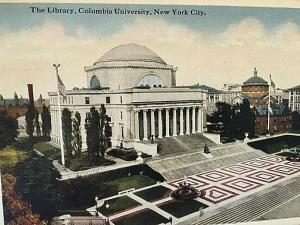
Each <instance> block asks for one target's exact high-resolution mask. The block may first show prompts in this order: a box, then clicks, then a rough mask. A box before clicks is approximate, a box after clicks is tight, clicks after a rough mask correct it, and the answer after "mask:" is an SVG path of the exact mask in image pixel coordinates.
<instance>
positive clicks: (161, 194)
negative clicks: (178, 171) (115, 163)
mask: <svg viewBox="0 0 300 225" xmlns="http://www.w3.org/2000/svg"><path fill="white" fill-rule="evenodd" d="M170 192H171V189H169V188H167V187H164V186H161V185H159V186H155V187H152V188H148V189H145V190H142V191H138V192H135V193H134V194H135V195H137V196H139V197H140V198H142V199H145V200H146V201H148V202H154V201H157V200H159V199H162V198H167V197H169V194H170Z"/></svg>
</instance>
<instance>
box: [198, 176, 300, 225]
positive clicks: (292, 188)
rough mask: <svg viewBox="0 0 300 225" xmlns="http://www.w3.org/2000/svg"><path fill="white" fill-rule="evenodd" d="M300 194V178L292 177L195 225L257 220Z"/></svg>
mask: <svg viewBox="0 0 300 225" xmlns="http://www.w3.org/2000/svg"><path fill="white" fill-rule="evenodd" d="M299 195H300V179H299V178H295V179H292V180H291V182H290V183H288V184H285V185H280V184H279V185H276V186H274V187H273V188H272V189H271V191H269V192H267V193H265V194H262V195H260V196H258V197H255V198H251V199H250V200H248V201H244V202H243V203H241V204H238V205H236V206H234V207H232V208H229V209H225V210H224V211H221V212H219V213H218V214H215V215H213V216H210V217H208V218H204V219H202V220H200V221H199V222H197V223H195V224H194V225H205V224H222V223H226V224H227V223H242V222H248V221H251V220H255V219H256V218H258V217H259V216H261V215H263V214H265V213H267V212H269V211H270V210H272V209H275V208H276V207H278V206H280V205H281V204H284V203H285V202H288V201H289V200H290V199H292V198H295V197H297V196H299Z"/></svg>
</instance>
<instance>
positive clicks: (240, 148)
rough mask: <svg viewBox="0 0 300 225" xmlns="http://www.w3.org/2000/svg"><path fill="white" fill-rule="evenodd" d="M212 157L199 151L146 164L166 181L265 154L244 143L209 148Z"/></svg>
mask: <svg viewBox="0 0 300 225" xmlns="http://www.w3.org/2000/svg"><path fill="white" fill-rule="evenodd" d="M211 154H212V155H213V158H210V159H207V158H206V157H205V156H204V155H203V154H202V153H201V152H195V153H190V154H185V155H180V156H174V157H169V158H165V159H161V160H158V159H157V160H154V161H149V162H148V163H147V164H148V165H149V166H150V167H151V168H152V169H154V170H155V171H157V172H159V173H160V174H161V175H162V176H163V177H164V178H165V179H166V180H167V181H172V180H176V179H180V178H182V177H184V176H190V175H193V174H197V173H201V172H205V171H208V170H212V169H216V168H219V167H223V166H229V165H232V164H234V163H238V162H242V161H246V160H249V159H253V158H257V157H260V156H263V155H266V154H265V153H263V152H262V151H259V150H253V149H252V148H250V147H248V146H247V145H244V144H234V145H228V146H225V147H218V148H215V149H212V150H211Z"/></svg>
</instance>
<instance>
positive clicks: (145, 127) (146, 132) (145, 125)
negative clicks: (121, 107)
mask: <svg viewBox="0 0 300 225" xmlns="http://www.w3.org/2000/svg"><path fill="white" fill-rule="evenodd" d="M143 120H144V137H143V140H148V120H147V109H144V110H143Z"/></svg>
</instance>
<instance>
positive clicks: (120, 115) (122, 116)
mask: <svg viewBox="0 0 300 225" xmlns="http://www.w3.org/2000/svg"><path fill="white" fill-rule="evenodd" d="M120 117H121V120H122V119H123V113H122V112H121V115H120Z"/></svg>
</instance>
